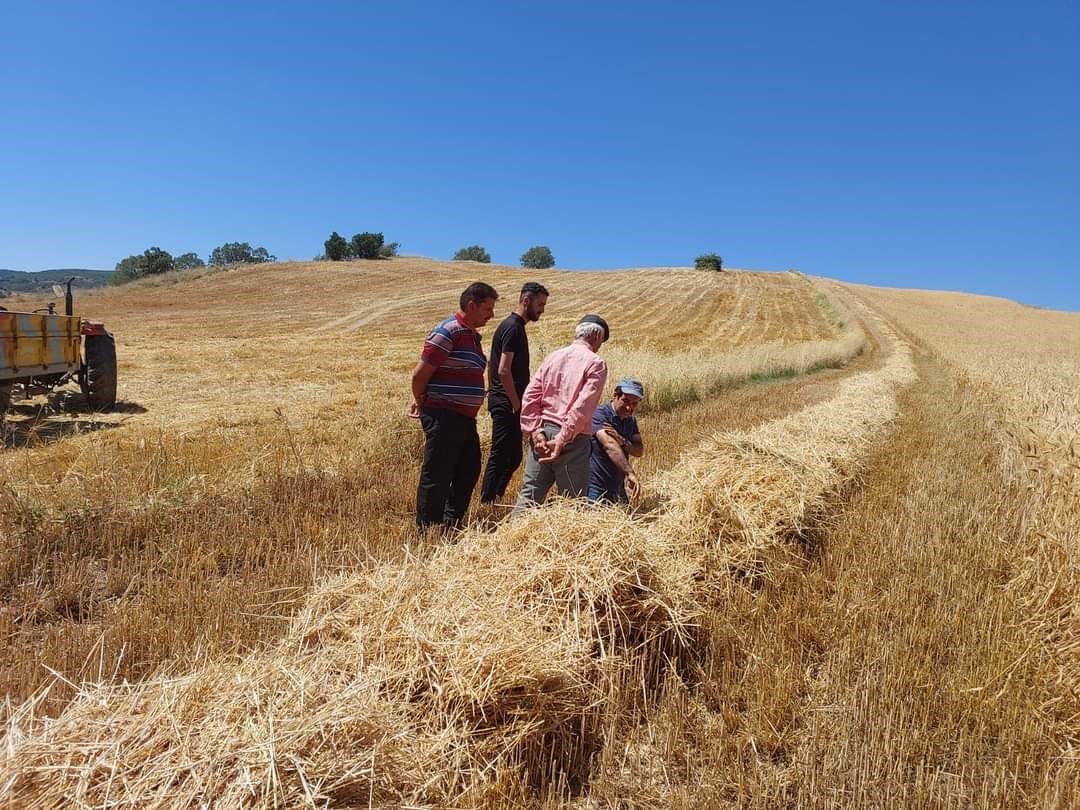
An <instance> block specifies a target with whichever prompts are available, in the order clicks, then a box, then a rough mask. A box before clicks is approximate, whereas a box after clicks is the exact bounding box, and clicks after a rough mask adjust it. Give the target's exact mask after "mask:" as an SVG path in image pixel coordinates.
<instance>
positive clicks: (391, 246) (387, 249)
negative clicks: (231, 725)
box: [379, 242, 401, 259]
mask: <svg viewBox="0 0 1080 810" xmlns="http://www.w3.org/2000/svg"><path fill="white" fill-rule="evenodd" d="M399 247H401V243H400V242H390V243H388V244H385V245H383V246H382V247H381V248H379V258H380V259H389V258H391V257H392V256H397V252H398V248H399Z"/></svg>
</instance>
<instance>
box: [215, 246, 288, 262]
mask: <svg viewBox="0 0 1080 810" xmlns="http://www.w3.org/2000/svg"><path fill="white" fill-rule="evenodd" d="M273 261H277V257H276V256H272V255H271V254H270V252H269V251H268V250H267V249H266V248H264V247H257V248H254V249H253V248H252V247H251V245H250V244H248V243H247V242H226V243H225V244H224V245H219V246H218V247H216V248H214V249H213V251H211V253H210V266H211V267H223V266H225V265H227V264H262V263H264V262H273Z"/></svg>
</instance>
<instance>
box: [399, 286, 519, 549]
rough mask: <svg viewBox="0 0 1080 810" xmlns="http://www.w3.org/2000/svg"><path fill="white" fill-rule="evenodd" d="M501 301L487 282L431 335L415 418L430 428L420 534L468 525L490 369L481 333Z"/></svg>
mask: <svg viewBox="0 0 1080 810" xmlns="http://www.w3.org/2000/svg"><path fill="white" fill-rule="evenodd" d="M498 297H499V294H498V293H497V292H495V288H494V287H492V286H491V285H490V284H485V283H484V282H482V281H476V282H473V283H472V284H470V285H469V286H468V287H466V288H465V292H463V293H462V294H461V300H460V302H459V303H460V306H461V308H460V309H459V310H458V312H457V313H455V314H454V315H451V316H450V317H449V318H447V319H446V320H444V321H443V322H442V323H440V324H439V325H438V326H436V327H435V328H434V329H432V330H431V333H430V334H429V335H428V336H427V340H425V341H424V350H423V352H421V354H420V362H419V363H417V364H416V368H414V369H413V373H412V394H413V403H412V406H411V407H410V413H409V415H410V416H414V417H418V418H419V419H420V423H421V425H423V428H424V462H423V465H422V466H421V467H420V484H419V486H417V488H416V525H417V526H418V527H419V528H420V529H426V528H428V527H429V526H436V525H443V526H450V527H456V526H461V525H462V524H463V523H464V522H465V513H466V512H467V511H468V509H469V500H470V499H471V498H472V491H473V487H475V486H476V480H477V479H478V478H479V477H480V437H479V436H478V435H477V433H476V414H477V412H478V411H479V410H480V406H481V405H482V404H483V402H484V369H485V367H486V366H487V358H486V357H485V356H484V349H483V346H482V345H481V343H480V333H479V332H477V331H476V330H477V329H479V328H480V327H481V326H483V325H484V324H486V323H487V322H488V321H489V320H491V317H492V315H494V314H495V301H496V300H497V299H498Z"/></svg>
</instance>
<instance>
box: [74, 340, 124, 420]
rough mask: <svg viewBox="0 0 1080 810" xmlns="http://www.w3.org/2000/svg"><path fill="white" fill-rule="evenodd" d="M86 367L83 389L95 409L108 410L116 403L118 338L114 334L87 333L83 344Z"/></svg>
mask: <svg viewBox="0 0 1080 810" xmlns="http://www.w3.org/2000/svg"><path fill="white" fill-rule="evenodd" d="M83 351H84V352H85V358H86V367H85V369H84V372H83V374H82V379H81V380H80V382H82V390H83V393H84V394H85V395H86V401H87V403H89V405H90V407H91V408H92V409H93V410H95V411H107V410H109V409H110V408H112V407H113V406H114V405H116V340H115V339H114V338H113V336H112V335H109V334H104V335H87V336H86V341H85V343H84V346H83Z"/></svg>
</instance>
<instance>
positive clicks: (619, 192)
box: [0, 0, 1080, 310]
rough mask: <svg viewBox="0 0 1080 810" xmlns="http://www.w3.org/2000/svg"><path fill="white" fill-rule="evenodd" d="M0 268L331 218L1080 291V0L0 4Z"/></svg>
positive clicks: (288, 244)
mask: <svg viewBox="0 0 1080 810" xmlns="http://www.w3.org/2000/svg"><path fill="white" fill-rule="evenodd" d="M0 15H2V19H0V155H2V159H0V189H2V193H0V267H8V268H16V269H27V270H37V269H44V268H51V267H65V266H79V267H93V268H99V269H110V268H112V266H113V265H114V264H115V263H116V261H117V260H119V259H121V258H123V257H124V256H126V255H128V254H131V253H137V252H141V251H142V250H144V249H145V248H147V247H149V246H151V245H157V246H160V247H163V248H165V249H166V250H169V251H171V252H172V253H174V254H178V253H182V252H186V251H189V250H194V251H196V252H197V253H199V254H200V255H202V256H203V257H204V258H205V257H206V255H207V254H208V253H209V251H210V250H211V249H212V248H213V247H214V246H216V245H219V244H221V243H223V242H226V241H248V242H251V243H252V244H254V245H265V246H266V247H267V248H268V249H269V250H270V251H271V252H272V253H275V254H277V255H278V256H279V257H282V258H299V259H309V258H311V257H312V256H314V255H315V254H316V253H319V252H320V251H321V250H322V242H323V240H324V239H325V238H326V237H327V235H328V234H329V233H330V231H331V230H335V229H336V230H337V231H339V232H341V233H342V234H344V235H345V236H346V237H348V236H350V235H351V234H353V233H356V232H359V231H363V230H375V231H382V232H383V233H385V234H386V237H387V240H388V241H390V240H393V241H399V242H401V243H402V251H403V252H404V253H406V254H419V255H426V256H433V257H449V256H450V255H451V254H452V253H453V252H454V251H455V250H456V249H457V248H459V247H462V246H464V245H469V244H474V243H479V244H482V245H484V246H485V247H487V249H488V250H489V251H490V252H491V254H492V256H493V258H494V260H495V261H497V262H503V263H509V264H514V263H516V262H517V258H518V256H520V254H521V253H522V252H523V251H524V250H525V249H526V248H527V247H529V246H530V245H534V244H546V245H549V246H550V247H551V249H552V251H553V253H554V254H555V257H556V259H557V262H558V265H559V266H560V267H581V268H598V267H599V268H609V267H626V266H650V265H673V264H675V265H686V264H690V263H692V261H693V257H694V256H696V255H698V254H699V253H703V252H709V251H715V252H717V253H720V254H721V255H722V256H723V257H724V259H725V262H726V263H728V264H730V265H732V266H739V267H753V268H775V269H783V268H787V267H797V268H799V269H801V270H803V271H804V272H808V273H812V274H819V275H827V276H833V277H837V278H841V279H845V280H851V281H861V282H866V283H870V284H882V285H889V286H910V287H928V288H941V289H962V290H968V291H973V292H983V293H988V294H993V295H1003V296H1006V297H1009V298H1014V299H1017V300H1020V301H1023V302H1026V303H1032V304H1038V305H1043V306H1052V307H1057V308H1065V309H1074V310H1080V282H1078V281H1077V280H1076V278H1077V270H1078V269H1080V47H1077V42H1078V41H1080V4H1078V3H1076V2H1061V3H1044V2H1038V1H1037V0H1036V2H1023V3H1021V2H1012V3H998V2H979V3H975V2H965V3H950V2H941V3H929V2H914V3H896V2H889V3H875V2H851V3H829V2H819V3H806V2H798V3H796V2H760V3H753V4H750V3H742V2H740V3H724V2H701V3H697V2H693V3H690V2H688V3H663V4H662V3H636V2H626V0H624V2H594V3H585V2H577V3H562V2H546V3H532V4H524V3H515V2H498V3H496V2H492V3H473V2H464V1H462V2H455V3H449V2H443V3H436V2H426V3H420V2H396V3H374V2H373V3H359V2H353V3H330V2H320V3H310V4H300V3H295V4H285V3H274V2H262V3H236V2H233V3H200V2H194V1H193V0H188V2H183V3H181V2H174V3H158V2H138V3H120V2H98V3H85V2H67V3H65V2H42V1H40V0H39V2H10V0H0Z"/></svg>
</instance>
